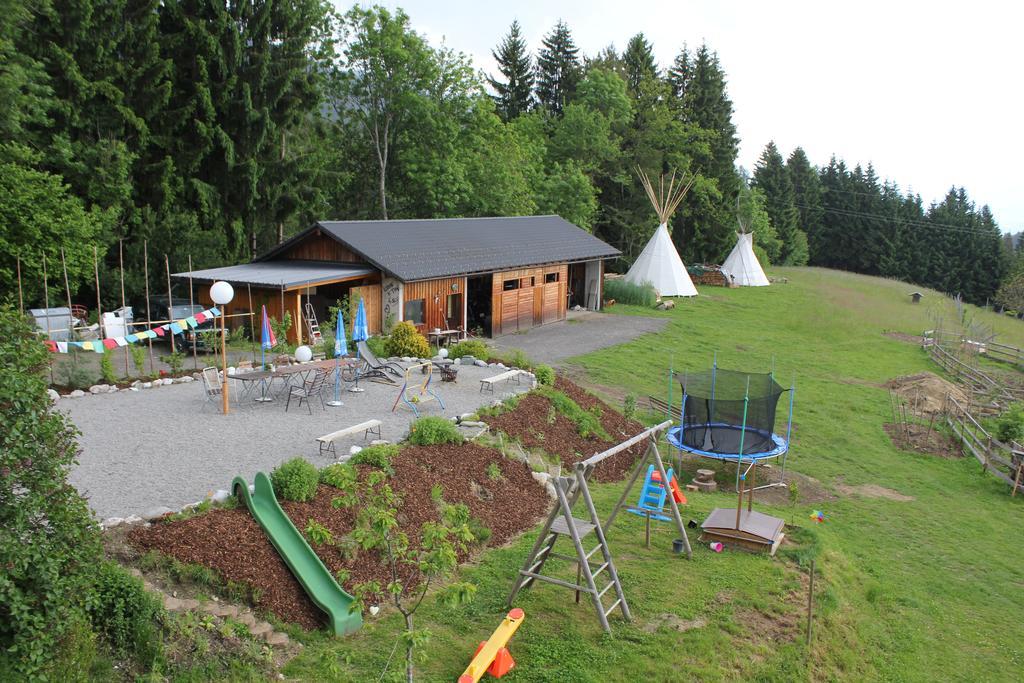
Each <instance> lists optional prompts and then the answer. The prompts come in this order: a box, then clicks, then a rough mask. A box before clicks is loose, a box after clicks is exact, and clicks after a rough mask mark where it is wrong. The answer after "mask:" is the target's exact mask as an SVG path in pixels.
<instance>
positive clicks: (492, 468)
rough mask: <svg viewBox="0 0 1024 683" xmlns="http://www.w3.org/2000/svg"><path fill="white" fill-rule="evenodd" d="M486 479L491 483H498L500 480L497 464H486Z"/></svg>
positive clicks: (499, 469)
mask: <svg viewBox="0 0 1024 683" xmlns="http://www.w3.org/2000/svg"><path fill="white" fill-rule="evenodd" d="M486 472H487V478H488V479H490V480H491V481H498V480H499V479H501V478H502V474H501V468H500V467H498V463H496V462H492V463H488V464H487V470H486Z"/></svg>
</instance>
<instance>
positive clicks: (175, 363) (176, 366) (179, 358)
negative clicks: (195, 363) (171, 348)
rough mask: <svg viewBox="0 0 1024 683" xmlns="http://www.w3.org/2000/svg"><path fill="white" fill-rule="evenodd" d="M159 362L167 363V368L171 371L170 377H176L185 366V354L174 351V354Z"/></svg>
mask: <svg viewBox="0 0 1024 683" xmlns="http://www.w3.org/2000/svg"><path fill="white" fill-rule="evenodd" d="M160 360H162V361H163V362H165V363H167V367H169V368H170V369H171V374H172V375H174V376H177V375H180V374H181V368H182V366H183V365H185V354H184V353H182V352H181V351H175V352H174V353H169V354H167V355H166V356H164V357H163V358H161V359H160Z"/></svg>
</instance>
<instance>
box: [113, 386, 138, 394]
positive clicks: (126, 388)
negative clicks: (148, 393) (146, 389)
mask: <svg viewBox="0 0 1024 683" xmlns="http://www.w3.org/2000/svg"><path fill="white" fill-rule="evenodd" d="M117 391H118V393H120V392H122V391H135V390H134V389H131V388H129V387H124V388H123V389H118V390H117ZM111 393H113V392H111Z"/></svg>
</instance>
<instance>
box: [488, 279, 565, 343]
mask: <svg viewBox="0 0 1024 683" xmlns="http://www.w3.org/2000/svg"><path fill="white" fill-rule="evenodd" d="M549 275H551V276H554V277H555V278H557V279H556V281H555V282H547V279H548V276H549ZM568 275H569V267H568V265H567V264H564V263H563V264H558V265H553V266H544V267H542V268H521V269H518V270H506V271H502V272H498V273H494V277H493V284H492V288H493V289H492V298H491V334H492V335H495V336H496V335H499V334H511V333H513V332H518V331H520V330H527V329H529V328H531V327H535V326H537V325H544V324H546V323H551V322H556V321H558V320H565V311H566V286H567V280H568ZM509 280H518V283H517V284H518V286H517V288H516V289H510V290H506V289H505V282H506V281H509Z"/></svg>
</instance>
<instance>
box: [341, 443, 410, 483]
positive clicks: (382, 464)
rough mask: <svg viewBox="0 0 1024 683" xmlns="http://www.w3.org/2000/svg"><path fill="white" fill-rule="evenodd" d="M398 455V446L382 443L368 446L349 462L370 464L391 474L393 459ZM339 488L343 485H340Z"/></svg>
mask: <svg viewBox="0 0 1024 683" xmlns="http://www.w3.org/2000/svg"><path fill="white" fill-rule="evenodd" d="M396 455H398V446H396V445H395V444H391V443H388V444H380V445H378V446H367V447H366V448H364V449H363V450H361V451H359V452H358V453H356V454H355V455H353V456H352V457H351V458H350V459H349V462H350V463H352V464H353V465H369V466H370V467H376V468H378V469H382V470H384V471H385V472H387V473H388V474H391V473H393V472H394V469H392V467H391V461H392V460H393V459H394V458H395V456H396ZM338 488H343V487H341V486H339V487H338Z"/></svg>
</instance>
